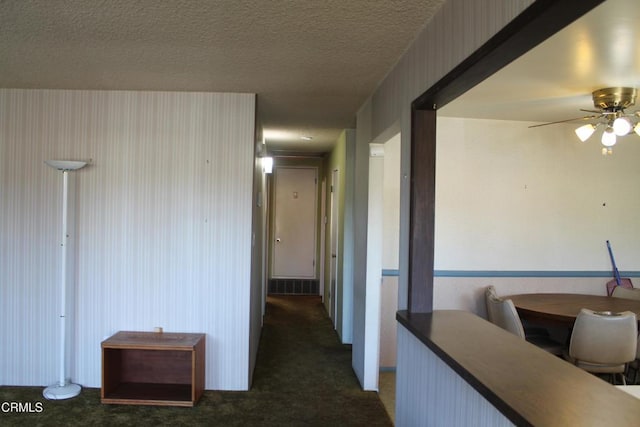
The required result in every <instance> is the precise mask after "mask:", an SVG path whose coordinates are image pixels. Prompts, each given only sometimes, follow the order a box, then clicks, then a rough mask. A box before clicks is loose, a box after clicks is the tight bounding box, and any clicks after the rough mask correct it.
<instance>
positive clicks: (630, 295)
mask: <svg viewBox="0 0 640 427" xmlns="http://www.w3.org/2000/svg"><path fill="white" fill-rule="evenodd" d="M611 296H612V297H616V298H626V299H634V300H637V301H640V288H625V287H624V286H616V287H615V288H613V293H612V294H611Z"/></svg>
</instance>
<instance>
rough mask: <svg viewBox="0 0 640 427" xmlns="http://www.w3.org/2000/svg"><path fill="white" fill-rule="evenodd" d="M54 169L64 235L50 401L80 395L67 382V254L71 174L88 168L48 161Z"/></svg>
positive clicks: (47, 390) (48, 392)
mask: <svg viewBox="0 0 640 427" xmlns="http://www.w3.org/2000/svg"><path fill="white" fill-rule="evenodd" d="M45 163H46V164H47V165H49V166H51V167H52V168H55V169H58V170H59V171H61V172H62V233H61V242H60V248H61V260H60V262H61V266H60V267H61V268H60V317H59V326H60V349H59V357H60V365H59V377H58V382H57V383H56V384H53V385H51V386H49V387H47V388H45V389H44V391H43V392H42V395H43V396H44V397H45V398H47V399H50V400H61V399H69V398H71V397H75V396H77V395H78V394H80V386H79V385H78V384H73V383H71V381H70V380H67V375H66V361H67V357H66V349H67V348H66V347H67V320H66V316H67V285H68V284H67V252H68V240H69V221H68V216H69V215H68V214H69V172H70V171H74V170H78V169H80V168H83V167H84V166H86V164H87V163H86V162H80V161H71V160H47V161H46V162H45Z"/></svg>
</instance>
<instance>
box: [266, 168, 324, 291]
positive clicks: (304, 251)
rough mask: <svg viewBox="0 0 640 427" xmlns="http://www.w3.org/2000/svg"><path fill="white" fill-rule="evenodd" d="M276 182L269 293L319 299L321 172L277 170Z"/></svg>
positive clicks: (308, 169) (316, 170) (311, 170)
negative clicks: (318, 226)
mask: <svg viewBox="0 0 640 427" xmlns="http://www.w3.org/2000/svg"><path fill="white" fill-rule="evenodd" d="M273 181H274V184H273V185H274V189H273V203H272V206H273V227H272V242H271V247H272V254H273V255H272V257H271V260H272V262H271V279H270V280H269V293H277V294H303V295H318V294H319V280H318V278H317V274H316V271H317V269H316V264H317V262H316V255H317V239H316V236H317V206H318V204H317V203H318V169H317V168H315V167H305V166H280V167H276V168H275V171H274V180H273Z"/></svg>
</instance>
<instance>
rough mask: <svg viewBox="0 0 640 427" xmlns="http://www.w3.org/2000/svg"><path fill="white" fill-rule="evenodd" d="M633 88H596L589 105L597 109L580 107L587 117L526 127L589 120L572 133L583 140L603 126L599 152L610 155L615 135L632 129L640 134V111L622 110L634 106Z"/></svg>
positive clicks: (634, 94) (634, 93)
mask: <svg viewBox="0 0 640 427" xmlns="http://www.w3.org/2000/svg"><path fill="white" fill-rule="evenodd" d="M636 94H637V91H636V89H635V88H630V87H609V88H605V89H598V90H596V91H594V92H593V93H592V97H593V105H594V107H595V108H597V110H583V109H580V111H585V112H587V113H594V114H593V115H590V116H583V117H576V118H573V119H567V120H559V121H557V122H549V123H542V124H539V125H533V126H529V127H530V128H535V127H540V126H547V125H554V124H558V123H567V122H573V121H589V122H591V123H587V124H585V125H582V126H580V127H578V128H577V129H576V130H575V132H576V135H577V136H578V138H579V139H580V141H582V142H584V141H586V140H587V139H589V137H590V136H591V135H593V133H594V132H595V131H596V129H597V128H599V127H603V128H604V132H603V133H602V138H601V142H602V145H603V146H604V147H603V148H602V154H604V155H607V154H611V153H612V152H613V151H612V147H613V146H614V145H615V143H616V141H617V137H618V136H625V135H629V134H630V133H631V132H635V133H636V134H637V135H638V136H640V111H634V112H633V113H626V112H625V109H626V108H628V107H631V106H633V105H635V103H636Z"/></svg>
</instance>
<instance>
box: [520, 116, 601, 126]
mask: <svg viewBox="0 0 640 427" xmlns="http://www.w3.org/2000/svg"><path fill="white" fill-rule="evenodd" d="M601 116H602V115H601V114H598V115H597V116H583V117H575V118H573V119H567V120H558V121H557V122H549V123H542V124H539V125H531V126H529V127H530V128H537V127H540V126H548V125H556V124H558V123H567V122H575V121H576V120H593V119H597V118H600V117H601Z"/></svg>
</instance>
